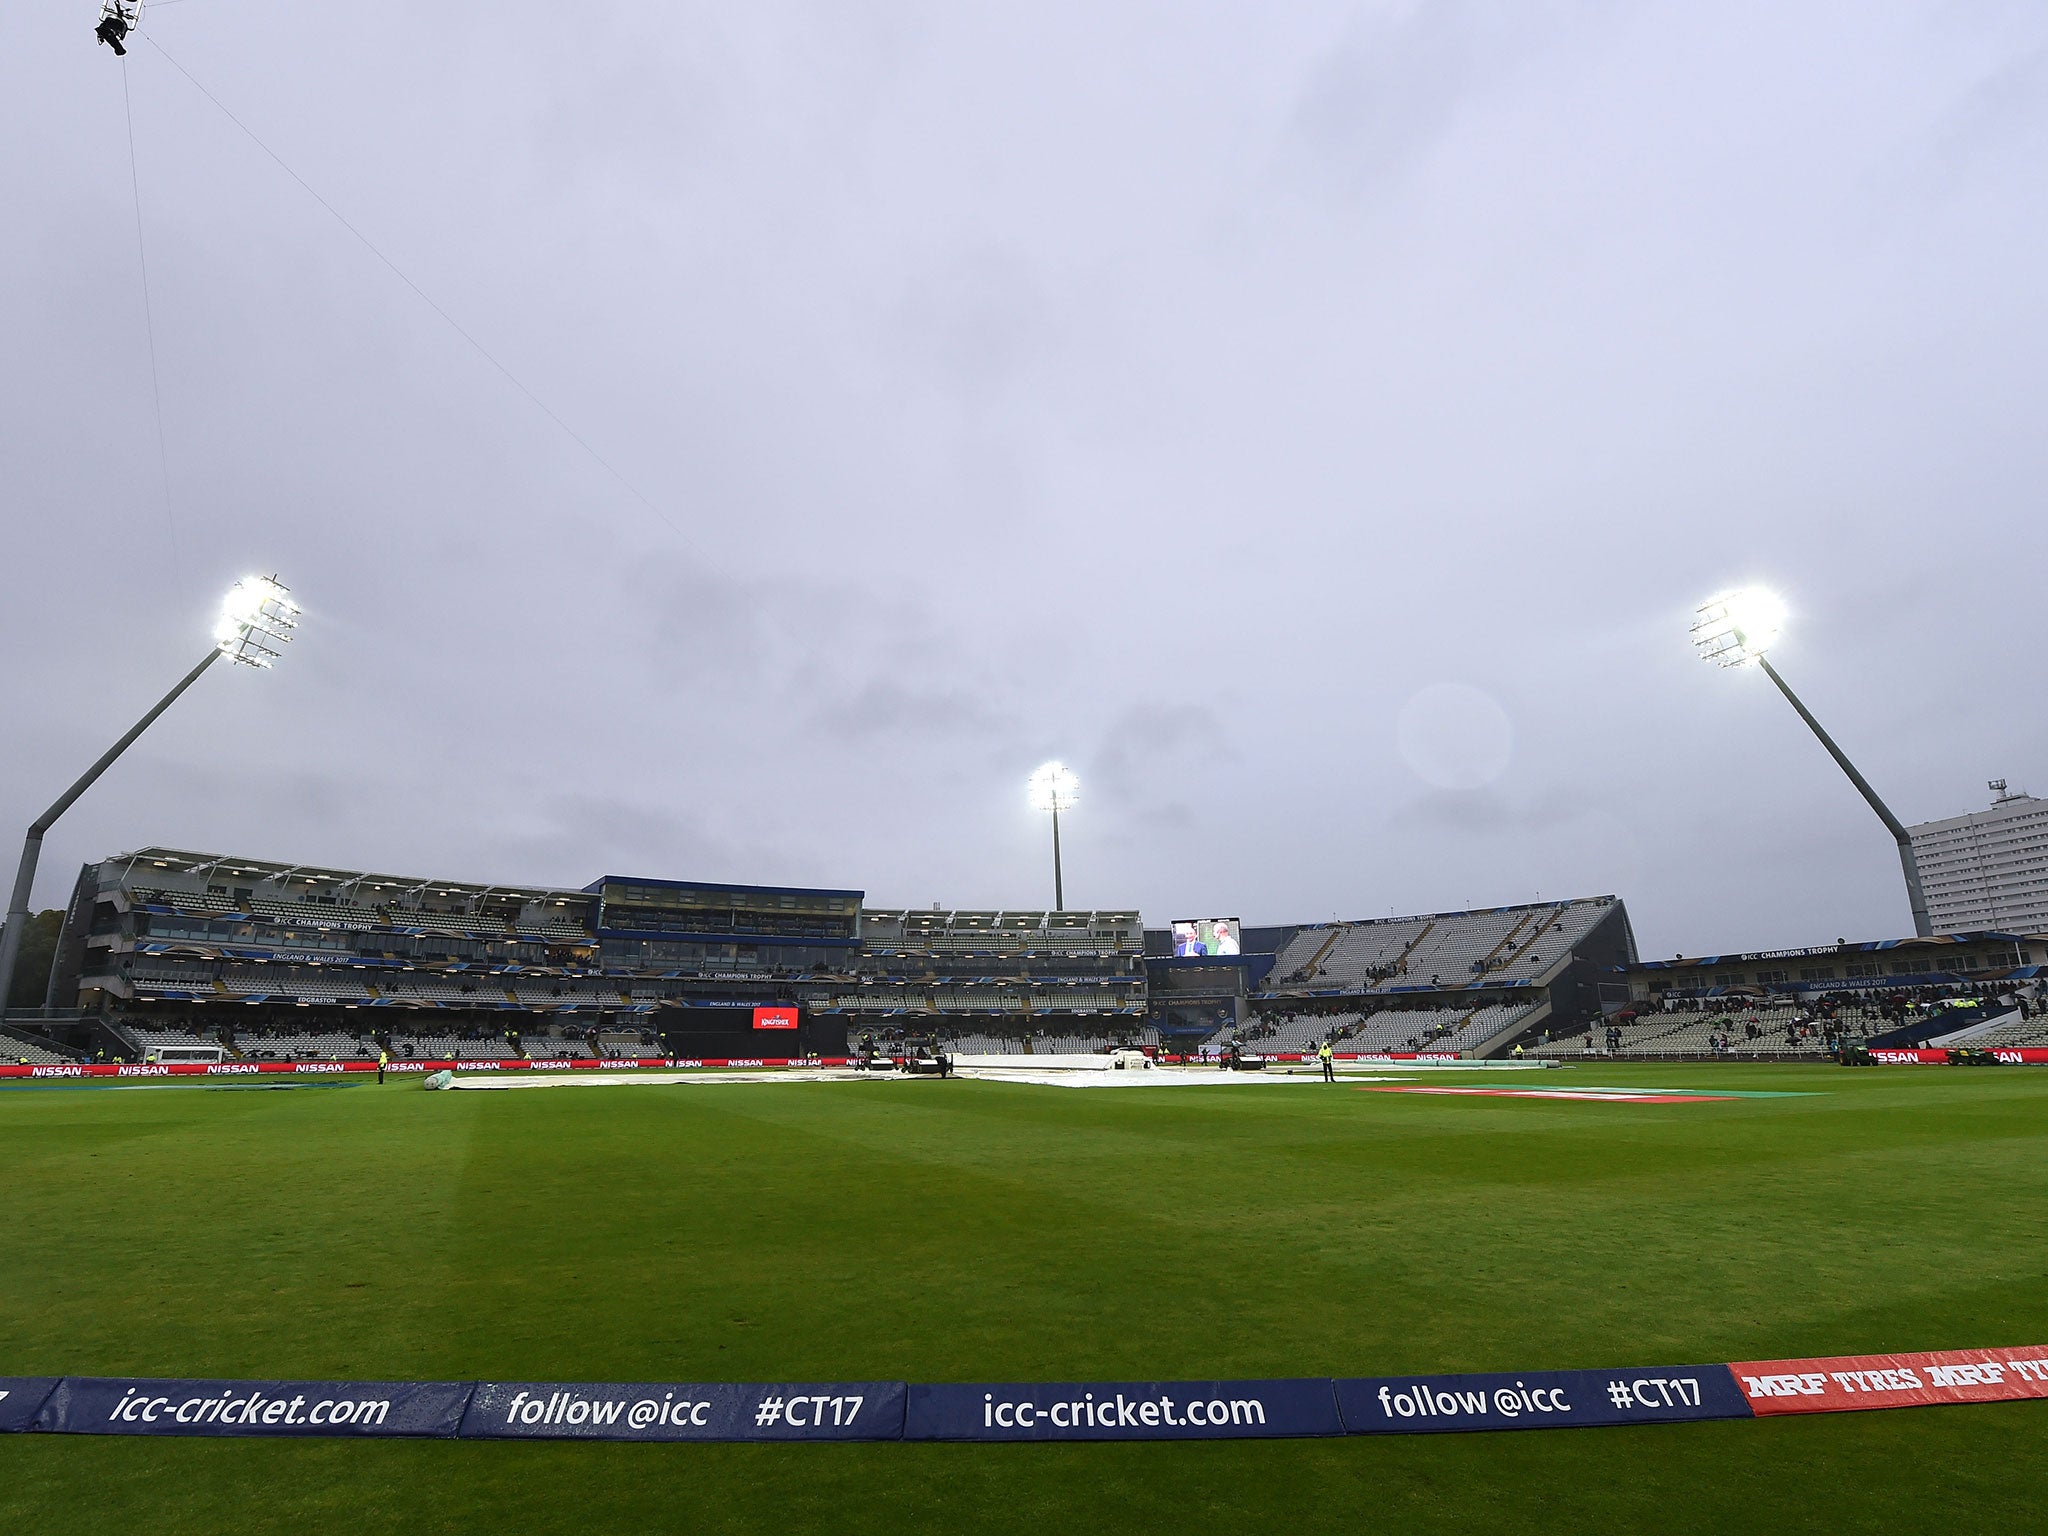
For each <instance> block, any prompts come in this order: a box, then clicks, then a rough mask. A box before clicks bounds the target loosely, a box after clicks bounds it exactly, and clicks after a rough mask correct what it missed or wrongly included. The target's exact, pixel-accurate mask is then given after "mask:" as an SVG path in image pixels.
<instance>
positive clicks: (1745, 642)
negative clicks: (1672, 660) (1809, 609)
mask: <svg viewBox="0 0 2048 1536" xmlns="http://www.w3.org/2000/svg"><path fill="white" fill-rule="evenodd" d="M1784 628H1785V605H1784V603H1783V602H1781V601H1780V600H1779V598H1778V595H1777V594H1776V593H1775V592H1768V591H1766V590H1765V589H1764V588H1762V587H1744V588H1742V589H1741V590H1740V591H1736V592H1723V593H1721V594H1720V595H1719V596H1718V597H1710V598H1708V599H1707V600H1706V601H1705V602H1704V603H1702V604H1700V607H1699V614H1698V616H1697V617H1696V618H1695V619H1694V620H1693V624H1692V643H1693V646H1694V648H1695V649H1696V650H1698V652H1699V653H1700V659H1701V660H1703V661H1710V662H1712V663H1713V664H1714V665H1715V666H1717V667H1743V666H1748V665H1750V664H1751V663H1752V662H1758V661H1762V660H1763V658H1764V653H1765V652H1766V651H1768V650H1769V649H1770V648H1771V647H1772V646H1774V645H1776V644H1777V643H1778V636H1779V634H1781V633H1782V632H1783V630H1784Z"/></svg>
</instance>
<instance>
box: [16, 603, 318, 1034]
mask: <svg viewBox="0 0 2048 1536" xmlns="http://www.w3.org/2000/svg"><path fill="white" fill-rule="evenodd" d="M298 621H299V609H298V606H297V605H296V604H295V603H293V602H292V600H291V597H290V593H289V590H288V589H287V588H285V587H284V586H282V585H281V584H280V583H279V582H278V579H277V578H276V577H275V576H246V577H244V578H243V579H242V580H240V581H238V582H236V583H235V584H234V586H232V587H230V588H229V589H228V595H227V596H226V597H225V598H223V599H222V600H221V605H220V620H219V622H218V623H217V624H216V625H215V626H214V631H213V640H214V643H213V647H212V649H210V650H209V651H207V653H206V655H205V656H203V657H202V658H200V662H199V665H198V666H196V667H194V668H193V669H192V670H191V671H190V672H187V673H186V674H185V675H184V677H183V678H181V679H180V680H179V682H178V684H177V686H176V687H174V688H173V689H171V691H170V692H169V693H167V694H165V695H164V696H163V697H162V698H161V699H159V700H158V701H157V704H156V708H154V709H152V710H151V711H150V712H149V713H148V714H146V715H144V716H143V717H142V718H141V719H140V720H138V721H136V722H135V725H134V727H133V728H132V729H131V730H130V731H129V732H128V734H127V735H126V736H123V737H122V738H121V739H120V740H119V741H117V742H115V743H114V744H113V745H112V746H111V747H109V748H107V750H106V752H105V753H104V754H103V755H102V756H101V758H100V760H99V761H98V762H96V763H94V764H93V765H92V766H91V767H90V768H88V769H86V770H85V773H84V775H83V777H81V778H80V779H79V781H78V782H77V783H76V784H73V785H72V786H71V787H70V788H69V789H67V790H65V791H64V793H63V794H61V795H59V796H58V797H57V800H56V803H55V804H54V805H52V806H51V807H50V808H49V809H48V810H47V811H45V812H43V814H42V815H40V816H38V817H37V818H36V819H35V820H34V821H33V822H31V823H30V824H29V829H28V836H27V838H26V839H24V840H23V842H22V847H21V866H20V868H19V869H17V870H16V871H15V875H14V895H13V896H12V897H11V898H10V899H9V900H8V903H7V926H6V927H5V928H0V1018H4V1017H5V1016H6V1012H7V994H8V991H9V989H10V988H11V987H12V986H13V985H14V962H15V959H16V958H17V957H18V956H19V955H20V953H21V933H22V929H23V928H24V927H26V926H27V924H28V902H29V895H30V889H31V887H33V886H34V884H35V881H36V860H37V859H38V858H39V857H40V856H41V854H42V851H43V834H44V833H45V832H47V831H49V830H50V828H51V826H53V825H54V824H55V822H56V820H57V818H58V817H59V816H62V815H63V814H64V813H65V812H66V811H68V810H69V809H71V802H72V801H74V800H76V799H77V798H78V797H79V796H80V795H82V794H84V793H85V792H86V791H87V790H88V789H90V788H92V785H93V781H94V780H95V779H97V778H98V777H99V776H100V775H101V774H103V773H105V772H106V771H107V769H108V768H110V767H112V766H113V762H114V759H115V758H117V757H119V756H120V755H121V754H122V753H123V752H125V751H127V750H128V748H129V747H130V746H131V745H132V744H133V743H134V741H135V738H136V737H138V736H140V735H141V734H142V733H143V732H144V731H146V730H148V729H149V728H150V726H151V725H153V724H155V722H156V717H157V716H158V715H160V714H162V713H163V712H164V711H165V710H167V709H169V708H170V707H171V706H172V705H173V704H175V703H176V702H177V700H178V695H179V694H181V693H183V692H184V691H185V690H186V689H187V688H190V687H191V686H192V685H193V684H194V683H196V682H198V681H199V674H200V673H202V672H204V671H205V670H206V669H207V668H208V667H210V666H212V665H213V664H214V663H215V662H216V661H219V660H220V659H221V657H223V656H225V657H227V658H228V660H230V661H237V662H240V663H241V664H242V665H243V666H247V667H268V666H272V665H274V664H275V663H276V661H277V658H278V657H279V656H280V655H282V654H283V651H284V646H285V643H286V642H287V641H289V640H290V639H291V637H292V631H293V630H294V629H295V628H297V627H298Z"/></svg>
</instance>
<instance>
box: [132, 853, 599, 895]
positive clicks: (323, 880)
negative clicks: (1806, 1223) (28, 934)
mask: <svg viewBox="0 0 2048 1536" xmlns="http://www.w3.org/2000/svg"><path fill="white" fill-rule="evenodd" d="M103 862H105V863H108V864H121V865H125V866H126V869H125V870H124V871H123V873H124V874H129V875H132V874H133V872H134V870H135V869H136V868H137V867H138V866H147V867H151V868H156V869H165V870H172V871H175V872H176V873H178V874H184V875H218V876H221V877H228V878H232V877H239V878H241V879H245V880H268V881H271V882H273V883H275V884H279V885H283V884H287V883H290V884H302V885H309V886H335V887H343V886H346V887H349V888H352V889H359V890H389V891H406V892H411V893H413V894H415V895H430V896H461V897H466V898H469V899H472V900H474V899H480V898H484V897H497V898H500V899H504V900H515V901H521V902H538V901H553V902H558V903H560V904H562V905H565V906H566V905H567V904H568V903H570V902H572V901H573V902H576V903H577V904H579V905H580V904H581V903H583V902H584V901H585V900H587V899H588V897H587V895H586V893H585V892H583V891H579V890H573V889H570V888H568V887H562V886H546V885H479V884H477V883H476V882H475V881H473V880H439V879H433V878H428V877H423V876H418V875H385V874H377V873H375V872H374V871H366V870H355V869H332V868H328V867H326V866H324V865H318V864H280V863H278V862H276V861H274V860H271V859H246V858H242V857H240V856H238V855H234V854H218V853H193V852H190V851H188V850H185V849H179V848H144V849H141V850H140V851H138V852H135V853H117V854H115V855H114V857H112V858H111V859H107V860H105V861H103Z"/></svg>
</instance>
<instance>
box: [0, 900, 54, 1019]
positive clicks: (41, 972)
mask: <svg viewBox="0 0 2048 1536" xmlns="http://www.w3.org/2000/svg"><path fill="white" fill-rule="evenodd" d="M63 927H64V913H63V910H62V909H61V908H56V909H52V910H51V911H48V912H38V913H36V914H35V915H34V916H33V917H31V918H30V919H29V920H28V927H27V928H25V929H23V930H22V935H21V958H20V959H18V960H17V961H16V962H15V965H14V985H13V986H12V987H10V988H9V989H8V993H7V1006H8V1007H9V1008H40V1007H42V1006H43V994H44V993H45V992H46V991H47V990H48V989H49V985H50V966H51V964H52V963H53V962H54V961H55V960H56V958H57V935H58V933H59V932H61V931H62V929H63Z"/></svg>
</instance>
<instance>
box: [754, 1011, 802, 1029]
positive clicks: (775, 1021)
mask: <svg viewBox="0 0 2048 1536" xmlns="http://www.w3.org/2000/svg"><path fill="white" fill-rule="evenodd" d="M754 1028H756V1029H795V1028H796V1010H795V1009H794V1008H756V1009H755V1010H754Z"/></svg>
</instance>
